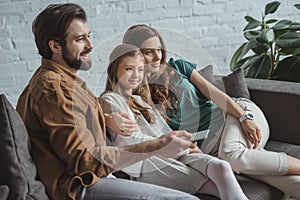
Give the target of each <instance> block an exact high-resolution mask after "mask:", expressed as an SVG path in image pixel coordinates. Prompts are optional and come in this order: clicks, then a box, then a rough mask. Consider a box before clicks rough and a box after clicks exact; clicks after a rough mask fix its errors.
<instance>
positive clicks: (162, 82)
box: [123, 24, 179, 122]
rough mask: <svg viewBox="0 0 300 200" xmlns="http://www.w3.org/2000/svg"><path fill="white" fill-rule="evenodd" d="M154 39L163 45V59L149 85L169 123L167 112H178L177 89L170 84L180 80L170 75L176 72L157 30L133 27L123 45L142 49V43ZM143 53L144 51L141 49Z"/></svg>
mask: <svg viewBox="0 0 300 200" xmlns="http://www.w3.org/2000/svg"><path fill="white" fill-rule="evenodd" d="M152 37H158V38H159V41H160V43H161V48H162V49H161V51H162V59H161V65H160V72H159V73H157V74H153V75H151V76H150V77H148V78H147V79H148V84H149V88H150V92H151V97H152V101H153V103H154V104H155V105H156V107H157V108H158V110H159V112H160V113H161V115H162V116H163V117H164V118H165V119H166V120H167V121H168V122H169V121H170V120H171V119H170V118H169V117H168V116H167V115H166V110H167V109H169V110H170V111H172V113H176V112H177V110H178V109H177V103H176V100H177V98H176V88H175V87H174V86H173V85H172V84H170V81H172V80H170V79H171V78H174V79H178V78H179V77H178V76H177V73H173V74H172V76H171V75H170V74H171V72H172V71H174V70H173V69H172V68H171V67H169V66H168V64H167V61H166V60H167V58H166V46H165V43H164V41H163V39H162V37H161V35H160V34H159V33H158V31H157V30H155V29H154V28H151V27H149V26H147V25H145V24H138V25H134V26H131V27H130V28H129V29H128V30H127V31H126V33H125V34H124V37H123V44H133V45H135V46H137V47H141V45H142V43H143V42H144V41H145V40H147V39H149V38H152ZM141 51H142V52H143V49H141Z"/></svg>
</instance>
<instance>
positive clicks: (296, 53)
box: [292, 48, 300, 56]
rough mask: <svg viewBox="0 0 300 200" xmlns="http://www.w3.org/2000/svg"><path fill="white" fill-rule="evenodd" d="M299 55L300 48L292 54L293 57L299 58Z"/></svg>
mask: <svg viewBox="0 0 300 200" xmlns="http://www.w3.org/2000/svg"><path fill="white" fill-rule="evenodd" d="M298 54H300V48H297V49H295V50H294V51H293V53H292V55H293V56H297V55H298Z"/></svg>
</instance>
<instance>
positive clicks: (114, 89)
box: [100, 44, 247, 199]
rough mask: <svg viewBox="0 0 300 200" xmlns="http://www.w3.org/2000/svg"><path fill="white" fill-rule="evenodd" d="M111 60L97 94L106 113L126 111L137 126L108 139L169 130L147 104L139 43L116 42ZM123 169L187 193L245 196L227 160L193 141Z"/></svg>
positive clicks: (124, 141) (136, 138)
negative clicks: (171, 155)
mask: <svg viewBox="0 0 300 200" xmlns="http://www.w3.org/2000/svg"><path fill="white" fill-rule="evenodd" d="M109 60H110V64H109V66H108V69H107V73H108V78H107V82H106V89H105V92H104V93H103V94H102V95H101V96H100V102H101V105H102V108H103V110H104V112H105V113H112V112H123V113H126V114H127V115H128V116H129V117H130V118H131V119H132V120H135V121H137V124H138V125H139V129H140V130H138V131H136V132H134V133H133V134H132V135H130V136H122V135H119V134H116V133H114V132H113V131H111V130H110V131H109V132H110V136H111V141H112V143H113V144H114V145H117V146H126V145H131V144H136V143H140V142H143V141H146V140H151V139H153V138H155V137H160V136H161V135H163V134H166V133H168V132H170V131H171V129H170V128H169V126H168V125H167V123H166V122H165V120H164V119H163V118H162V117H161V115H160V114H159V112H157V111H156V110H155V109H152V107H151V105H152V104H153V103H152V100H151V95H150V91H149V88H148V85H147V83H146V79H144V58H143V55H142V53H141V52H140V50H139V48H138V47H135V46H133V45H129V44H123V45H119V46H117V47H116V48H115V49H114V50H113V51H112V53H111V55H110V59H109ZM133 92H135V93H136V94H137V95H133ZM162 148H163V147H162ZM122 170H123V171H124V172H126V173H127V174H129V175H130V176H131V177H132V178H134V179H135V180H137V181H141V182H147V183H152V184H157V185H161V186H165V187H169V188H173V189H177V190H181V191H185V192H188V193H190V194H196V193H207V194H212V195H215V196H218V197H220V198H221V199H247V197H246V196H245V195H244V193H243V192H242V190H241V188H240V186H239V184H238V182H237V181H236V179H235V177H234V174H233V172H232V170H231V168H230V166H229V165H228V163H227V162H226V161H221V160H219V159H218V158H215V157H212V156H209V155H207V154H203V153H201V151H200V149H199V148H198V147H197V145H196V143H193V145H192V146H191V147H190V148H189V149H187V150H185V151H183V152H182V153H180V154H179V155H178V156H177V157H176V158H174V159H172V158H162V157H157V156H152V157H150V158H149V159H145V160H143V161H141V162H139V163H136V164H134V165H131V166H129V167H127V168H124V169H122Z"/></svg>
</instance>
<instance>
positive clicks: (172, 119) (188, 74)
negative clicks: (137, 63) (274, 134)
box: [121, 25, 300, 199]
mask: <svg viewBox="0 0 300 200" xmlns="http://www.w3.org/2000/svg"><path fill="white" fill-rule="evenodd" d="M123 43H127V44H134V45H136V46H138V47H139V48H140V49H141V51H142V53H143V55H144V58H145V61H146V65H145V66H146V71H147V78H148V80H149V85H150V89H151V95H152V100H153V102H154V103H155V104H157V105H160V108H161V111H162V113H163V114H164V116H165V118H166V120H167V122H168V123H169V125H170V126H171V127H172V128H173V129H186V130H188V131H195V130H202V129H209V130H210V134H209V136H208V138H207V139H205V140H204V142H203V144H202V146H201V149H202V150H203V151H204V152H205V153H210V154H213V155H217V156H218V157H219V158H221V159H224V160H226V161H228V162H229V163H230V164H231V167H232V168H233V170H234V171H236V172H237V173H244V174H247V175H252V176H254V177H255V178H256V179H259V180H262V181H265V182H267V183H269V184H271V185H273V186H275V187H277V188H279V189H281V190H282V191H283V192H285V193H287V194H290V195H293V196H295V197H296V198H297V199H298V198H300V190H299V184H300V176H299V175H300V160H299V159H296V158H293V157H291V156H287V155H286V154H285V153H277V152H271V151H266V150H264V146H265V144H266V142H267V140H268V137H269V127H268V123H267V121H266V119H265V117H264V115H263V113H262V112H261V110H260V109H259V108H258V107H257V106H256V105H255V104H254V103H253V102H251V101H250V100H246V99H237V100H236V101H234V100H233V99H232V98H231V97H229V96H228V95H226V94H225V93H224V92H222V91H220V90H219V89H217V88H216V87H214V86H213V85H212V84H210V83H209V82H208V81H207V80H205V79H204V78H203V77H202V76H201V74H199V73H198V71H197V70H196V69H195V65H193V64H191V63H189V62H187V61H184V60H174V59H172V58H171V59H170V60H169V62H167V61H166V48H165V44H164V41H163V39H162V37H161V36H160V34H159V33H158V32H157V31H156V30H155V29H153V28H151V27H149V26H147V25H136V26H133V27H131V28H129V29H128V31H127V32H126V33H125V35H124V37H123ZM150 82H151V83H150ZM243 108H244V109H243ZM121 129H122V127H121ZM191 129H192V130H191Z"/></svg>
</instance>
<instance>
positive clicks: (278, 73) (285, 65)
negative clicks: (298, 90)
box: [272, 56, 300, 82]
mask: <svg viewBox="0 0 300 200" xmlns="http://www.w3.org/2000/svg"><path fill="white" fill-rule="evenodd" d="M272 79H275V80H284V81H294V82H300V56H290V57H287V58H285V59H283V60H281V61H280V62H279V63H278V65H277V67H276V69H275V70H274V74H273V77H272Z"/></svg>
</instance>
